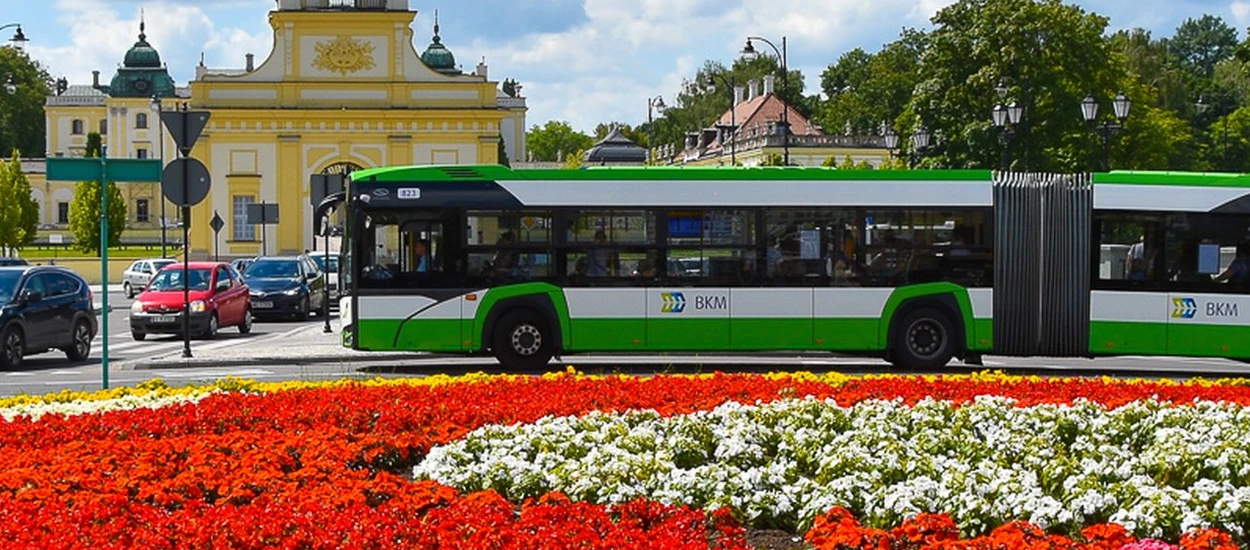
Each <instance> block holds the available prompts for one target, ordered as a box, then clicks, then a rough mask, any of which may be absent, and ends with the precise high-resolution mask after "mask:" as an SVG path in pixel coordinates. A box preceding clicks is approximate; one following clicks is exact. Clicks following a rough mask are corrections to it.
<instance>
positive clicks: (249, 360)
mask: <svg viewBox="0 0 1250 550" xmlns="http://www.w3.org/2000/svg"><path fill="white" fill-rule="evenodd" d="M430 358H432V356H431V355H402V356H395V355H386V356H378V357H374V356H364V357H347V356H342V355H333V356H331V355H321V356H309V357H238V358H231V359H215V358H205V359H200V358H195V357H193V358H191V359H190V360H184V359H181V358H178V359H159V360H155V361H143V362H142V364H140V362H138V361H136V362H135V363H133V364H126V365H125V370H136V371H139V370H163V369H198V368H205V367H257V366H283V367H298V366H301V365H324V364H327V363H342V364H345V365H353V364H357V363H388V362H389V363H401V362H405V361H414V360H422V359H430Z"/></svg>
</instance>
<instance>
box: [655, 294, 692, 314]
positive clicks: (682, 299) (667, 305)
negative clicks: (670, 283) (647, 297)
mask: <svg viewBox="0 0 1250 550" xmlns="http://www.w3.org/2000/svg"><path fill="white" fill-rule="evenodd" d="M660 301H661V302H663V305H661V306H660V312H661V313H681V312H683V311H686V295H685V294H682V293H680V292H661V293H660Z"/></svg>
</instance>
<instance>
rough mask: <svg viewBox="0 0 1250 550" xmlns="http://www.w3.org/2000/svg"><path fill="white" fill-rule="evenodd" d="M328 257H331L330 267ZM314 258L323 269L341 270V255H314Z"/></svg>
mask: <svg viewBox="0 0 1250 550" xmlns="http://www.w3.org/2000/svg"><path fill="white" fill-rule="evenodd" d="M327 257H328V258H329V259H330V267H326V258H327ZM312 258H313V261H315V262H317V267H320V268H321V270H322V271H334V272H337V271H338V270H339V257H338V256H313V257H312Z"/></svg>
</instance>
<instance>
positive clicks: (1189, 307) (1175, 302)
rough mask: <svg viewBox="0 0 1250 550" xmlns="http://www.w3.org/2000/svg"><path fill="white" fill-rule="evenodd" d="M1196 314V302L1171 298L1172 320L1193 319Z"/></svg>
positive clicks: (1188, 299) (1189, 299)
mask: <svg viewBox="0 0 1250 550" xmlns="http://www.w3.org/2000/svg"><path fill="white" fill-rule="evenodd" d="M1197 314H1198V301H1197V300H1195V299H1193V298H1172V318H1173V319H1193V318H1194V316H1195V315H1197Z"/></svg>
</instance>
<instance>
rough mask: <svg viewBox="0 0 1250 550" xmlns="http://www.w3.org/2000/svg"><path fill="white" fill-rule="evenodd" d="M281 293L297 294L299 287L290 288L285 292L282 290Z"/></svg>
mask: <svg viewBox="0 0 1250 550" xmlns="http://www.w3.org/2000/svg"><path fill="white" fill-rule="evenodd" d="M283 294H286V295H287V296H299V289H298V288H292V289H291V290H288V291H286V292H283Z"/></svg>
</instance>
